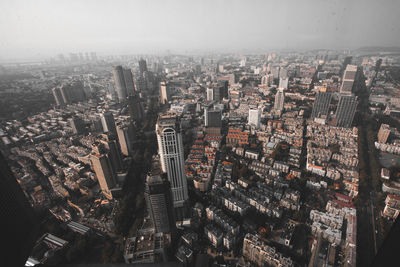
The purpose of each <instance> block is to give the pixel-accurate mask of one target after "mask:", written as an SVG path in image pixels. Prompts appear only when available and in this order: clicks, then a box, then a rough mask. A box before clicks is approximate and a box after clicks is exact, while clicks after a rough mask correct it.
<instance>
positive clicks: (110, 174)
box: [90, 143, 116, 199]
mask: <svg viewBox="0 0 400 267" xmlns="http://www.w3.org/2000/svg"><path fill="white" fill-rule="evenodd" d="M90 162H91V166H92V169H93V170H94V172H95V173H96V177H97V180H98V182H99V184H100V187H101V190H102V191H103V194H104V195H105V196H106V197H107V198H108V199H112V198H113V196H112V193H111V189H112V188H114V187H115V185H116V177H115V173H114V171H113V168H112V165H111V160H110V159H109V157H108V155H107V153H106V151H105V148H104V145H103V144H100V143H95V144H93V151H92V154H91V155H90Z"/></svg>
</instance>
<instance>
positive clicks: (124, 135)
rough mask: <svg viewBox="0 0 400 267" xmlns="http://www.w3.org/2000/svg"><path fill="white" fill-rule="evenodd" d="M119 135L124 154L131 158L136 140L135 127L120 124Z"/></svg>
mask: <svg viewBox="0 0 400 267" xmlns="http://www.w3.org/2000/svg"><path fill="white" fill-rule="evenodd" d="M117 134H118V140H119V146H120V147H121V152H122V154H124V155H125V156H131V155H132V152H133V142H134V138H135V132H134V126H133V125H132V124H130V123H118V124H117Z"/></svg>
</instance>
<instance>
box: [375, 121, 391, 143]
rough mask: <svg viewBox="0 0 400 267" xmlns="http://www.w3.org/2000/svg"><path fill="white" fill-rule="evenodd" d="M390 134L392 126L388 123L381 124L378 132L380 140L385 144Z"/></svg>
mask: <svg viewBox="0 0 400 267" xmlns="http://www.w3.org/2000/svg"><path fill="white" fill-rule="evenodd" d="M389 135H390V127H389V125H387V124H383V123H382V124H381V127H380V128H379V132H378V142H379V143H383V144H385V143H386V141H387V140H388V138H389Z"/></svg>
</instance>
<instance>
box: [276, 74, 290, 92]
mask: <svg viewBox="0 0 400 267" xmlns="http://www.w3.org/2000/svg"><path fill="white" fill-rule="evenodd" d="M288 86H289V78H287V77H280V78H279V87H278V88H282V89H288Z"/></svg>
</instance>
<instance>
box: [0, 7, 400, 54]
mask: <svg viewBox="0 0 400 267" xmlns="http://www.w3.org/2000/svg"><path fill="white" fill-rule="evenodd" d="M375 45H382V46H400V0H301V1H300V0H275V1H269V0H264V1H261V0H260V1H256V0H254V1H253V0H243V1H235V0H221V1H219V0H206V1H204V0H201V1H200V0H197V1H190V0H158V1H151V0H141V1H136V0H29V1H28V0H0V59H7V58H12V57H25V56H30V57H37V56H40V55H41V56H49V55H55V54H57V53H69V52H86V51H97V52H98V53H99V54H103V53H113V54H123V53H150V52H164V51H166V50H167V49H170V50H171V51H174V52H185V51H187V52H190V51H196V50H197V51H198V50H201V51H233V50H236V51H244V50H252V49H262V50H267V49H280V48H289V49H296V48H301V49H304V48H357V47H360V46H375Z"/></svg>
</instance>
